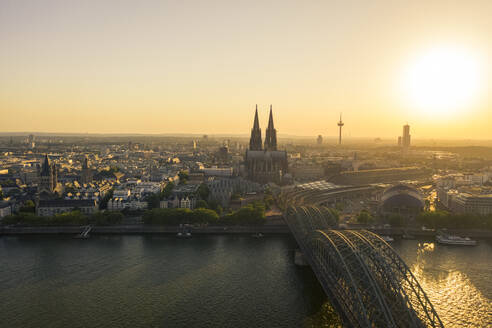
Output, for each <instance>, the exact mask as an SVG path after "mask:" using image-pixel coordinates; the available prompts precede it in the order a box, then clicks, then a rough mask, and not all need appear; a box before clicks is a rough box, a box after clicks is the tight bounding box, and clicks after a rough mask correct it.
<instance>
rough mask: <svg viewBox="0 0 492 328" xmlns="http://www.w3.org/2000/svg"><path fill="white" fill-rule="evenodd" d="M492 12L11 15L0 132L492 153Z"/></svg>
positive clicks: (215, 9) (156, 9)
mask: <svg viewBox="0 0 492 328" xmlns="http://www.w3.org/2000/svg"><path fill="white" fill-rule="evenodd" d="M490 17H492V2H491V1H486V0H475V1H467V2H463V1H448V0H446V1H444V0H434V1H423V0H422V1H413V2H407V1H389V0H387V1H377V2H372V1H355V0H353V1H312V2H309V3H301V2H297V1H268V2H265V1H250V2H247V3H246V2H245V3H236V2H229V1H225V0H217V1H210V2H206V3H204V2H200V1H152V0H148V1H142V2H138V4H137V3H136V2H133V1H118V2H117V3H116V2H114V1H80V2H67V1H58V0H47V1H18V0H15V1H10V0H3V1H0V47H1V48H2V52H1V53H0V114H1V117H2V120H1V121H0V130H1V131H3V132H7V133H9V132H10V133H12V132H21V131H49V132H48V133H70V132H72V131H76V132H78V133H81V134H83V133H100V134H122V133H124V134H204V133H207V134H222V135H227V134H241V135H242V134H244V135H248V134H249V132H250V129H251V127H252V123H253V115H254V108H255V104H258V106H259V114H260V127H261V128H262V131H263V132H264V131H265V128H266V124H267V116H268V108H269V106H270V104H273V111H274V120H275V127H276V128H277V130H278V133H279V135H280V136H281V135H287V136H316V135H319V134H321V135H323V136H336V135H337V133H338V127H337V125H336V122H337V121H338V117H339V114H340V112H342V113H343V120H344V122H345V127H344V133H343V135H344V137H345V138H348V137H351V138H358V137H363V138H376V137H379V138H385V139H389V138H392V139H395V140H396V137H397V136H398V135H401V133H402V126H403V125H404V124H405V123H407V122H408V123H409V124H410V125H411V132H410V133H411V135H412V139H414V140H416V139H467V140H468V139H471V140H488V139H492V134H491V133H490V123H489V122H490V121H491V119H492V111H491V109H492V97H490V94H491V91H492V83H490V82H491V80H490V76H492V65H491V64H490V62H491V61H490V59H491V58H492V41H491V40H492V20H491V19H490Z"/></svg>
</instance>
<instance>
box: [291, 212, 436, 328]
mask: <svg viewBox="0 0 492 328" xmlns="http://www.w3.org/2000/svg"><path fill="white" fill-rule="evenodd" d="M284 217H285V219H286V222H287V224H288V226H289V228H290V230H291V232H292V233H293V235H294V237H295V239H296V240H297V242H298V244H299V246H300V248H301V251H302V252H303V255H304V258H305V259H306V261H307V262H308V263H309V264H310V266H311V268H312V269H313V271H314V273H315V275H316V277H317V278H318V280H319V282H320V283H321V286H322V287H323V289H324V291H325V293H326V295H327V296H328V298H329V300H330V302H331V304H332V305H333V307H334V308H335V310H336V311H337V312H338V313H339V314H340V317H341V319H342V321H343V323H344V326H346V327H443V324H442V322H441V320H440V319H439V316H438V315H437V313H436V311H435V310H434V307H433V306H432V304H431V303H430V301H429V299H428V298H427V295H426V294H425V292H424V291H423V289H422V288H421V287H420V285H419V283H418V281H417V280H416V279H415V277H414V276H413V274H412V273H411V271H410V270H409V268H408V267H407V265H406V264H405V262H403V260H402V259H401V258H400V257H399V255H398V254H397V253H396V252H395V251H394V250H393V249H392V248H391V247H390V246H389V245H388V244H387V243H386V242H385V241H384V240H382V239H381V238H380V237H379V236H378V235H376V234H374V233H372V232H369V231H366V230H359V231H356V230H332V229H331V228H330V227H333V226H334V225H336V218H335V215H334V214H333V212H332V210H331V209H329V208H327V207H318V206H313V205H296V206H290V207H288V208H287V209H285V208H284Z"/></svg>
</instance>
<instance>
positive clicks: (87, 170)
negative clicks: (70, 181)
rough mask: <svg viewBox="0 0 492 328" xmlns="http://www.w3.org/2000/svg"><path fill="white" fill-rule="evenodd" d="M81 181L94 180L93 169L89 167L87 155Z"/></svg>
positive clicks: (88, 181) (89, 181)
mask: <svg viewBox="0 0 492 328" xmlns="http://www.w3.org/2000/svg"><path fill="white" fill-rule="evenodd" d="M81 182H82V183H91V182H92V170H91V168H90V167H89V161H88V160H87V156H86V157H85V159H84V163H83V164H82V172H81Z"/></svg>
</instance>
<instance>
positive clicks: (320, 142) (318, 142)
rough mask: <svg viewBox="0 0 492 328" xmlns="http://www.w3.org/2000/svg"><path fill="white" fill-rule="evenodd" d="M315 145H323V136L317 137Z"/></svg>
mask: <svg viewBox="0 0 492 328" xmlns="http://www.w3.org/2000/svg"><path fill="white" fill-rule="evenodd" d="M316 143H317V144H318V145H321V144H322V143H323V136H322V135H321V134H320V135H319V136H318V139H316Z"/></svg>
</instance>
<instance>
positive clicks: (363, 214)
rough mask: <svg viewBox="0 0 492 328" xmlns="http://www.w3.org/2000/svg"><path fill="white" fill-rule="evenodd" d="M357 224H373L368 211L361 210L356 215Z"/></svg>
mask: <svg viewBox="0 0 492 328" xmlns="http://www.w3.org/2000/svg"><path fill="white" fill-rule="evenodd" d="M357 222H359V223H362V224H368V223H372V222H374V218H373V217H372V215H371V213H369V211H367V210H362V211H360V212H359V214H358V215H357Z"/></svg>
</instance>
